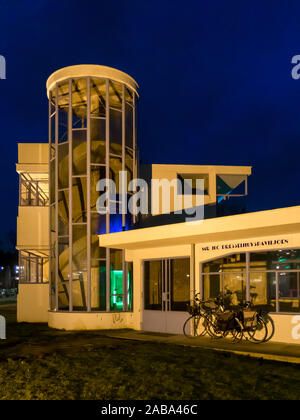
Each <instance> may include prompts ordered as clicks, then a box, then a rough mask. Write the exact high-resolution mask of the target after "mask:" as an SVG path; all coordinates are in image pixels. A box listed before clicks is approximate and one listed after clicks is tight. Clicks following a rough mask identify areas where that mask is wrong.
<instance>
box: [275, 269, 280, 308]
mask: <svg viewBox="0 0 300 420" xmlns="http://www.w3.org/2000/svg"><path fill="white" fill-rule="evenodd" d="M275 285H276V312H277V313H278V312H279V279H278V271H276V273H275Z"/></svg>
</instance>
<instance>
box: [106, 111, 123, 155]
mask: <svg viewBox="0 0 300 420" xmlns="http://www.w3.org/2000/svg"><path fill="white" fill-rule="evenodd" d="M109 130H110V142H111V143H118V144H122V112H121V111H116V110H115V109H111V110H110V127H109ZM111 152H112V153H114V152H113V148H112V149H111Z"/></svg>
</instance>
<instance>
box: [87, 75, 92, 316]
mask: <svg viewBox="0 0 300 420" xmlns="http://www.w3.org/2000/svg"><path fill="white" fill-rule="evenodd" d="M86 83H87V86H86V97H87V123H86V124H87V125H86V128H87V133H86V138H87V145H86V146H87V153H86V156H87V162H86V167H87V210H86V211H87V311H88V312H90V311H91V81H90V78H89V77H87V79H86Z"/></svg>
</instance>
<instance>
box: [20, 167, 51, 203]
mask: <svg viewBox="0 0 300 420" xmlns="http://www.w3.org/2000/svg"><path fill="white" fill-rule="evenodd" d="M19 205H20V206H48V205H49V180H48V174H35V173H30V174H29V173H22V174H21V175H20V200H19Z"/></svg>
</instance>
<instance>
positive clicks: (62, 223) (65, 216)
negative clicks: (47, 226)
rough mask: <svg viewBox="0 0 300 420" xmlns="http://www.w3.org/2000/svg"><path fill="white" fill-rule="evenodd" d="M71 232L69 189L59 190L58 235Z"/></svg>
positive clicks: (65, 234)
mask: <svg viewBox="0 0 300 420" xmlns="http://www.w3.org/2000/svg"><path fill="white" fill-rule="evenodd" d="M68 234H69V190H64V191H59V192H58V236H67V235H68Z"/></svg>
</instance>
